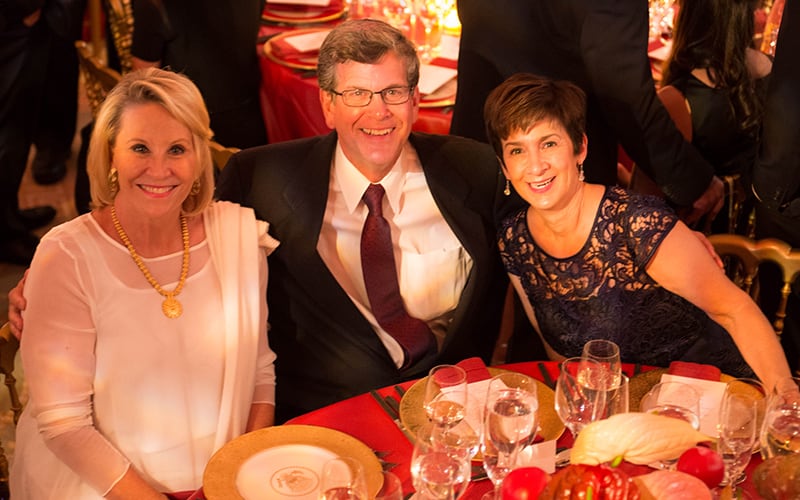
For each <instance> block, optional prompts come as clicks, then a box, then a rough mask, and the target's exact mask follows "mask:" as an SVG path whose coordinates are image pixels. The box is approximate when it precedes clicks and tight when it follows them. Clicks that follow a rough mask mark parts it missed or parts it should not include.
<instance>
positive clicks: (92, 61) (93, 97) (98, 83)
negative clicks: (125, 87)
mask: <svg viewBox="0 0 800 500" xmlns="http://www.w3.org/2000/svg"><path fill="white" fill-rule="evenodd" d="M75 49H76V50H77V51H78V64H79V65H80V72H81V76H83V81H84V84H85V85H84V86H85V88H86V96H87V97H88V99H89V108H90V109H91V111H92V116H93V117H94V116H97V110H98V109H100V104H102V102H103V100H104V99H105V98H106V95H107V94H108V93H109V92H110V91H111V89H113V88H114V86H115V85H116V84H117V82H119V80H120V79H121V78H122V77H121V76H120V74H119V73H117V72H116V71H114V70H113V69H111V68H109V67H108V66H106V65H105V64H104V63H103V62H102V61H101V60H100V59H99V58H97V57H96V56H95V55H94V54H92V49H91V47H90V46H89V44H87V43H86V42H84V41H82V40H78V41H76V42H75Z"/></svg>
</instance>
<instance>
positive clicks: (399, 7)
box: [382, 0, 414, 40]
mask: <svg viewBox="0 0 800 500" xmlns="http://www.w3.org/2000/svg"><path fill="white" fill-rule="evenodd" d="M411 2H412V0H383V2H382V4H383V17H384V19H386V22H388V23H389V24H391V25H392V26H394V27H395V28H397V29H399V30H400V31H402V32H403V34H404V35H405V36H406V38H408V39H409V40H410V39H412V33H411V16H412V15H413V13H414V9H413V6H412V4H411Z"/></svg>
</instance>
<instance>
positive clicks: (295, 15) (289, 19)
mask: <svg viewBox="0 0 800 500" xmlns="http://www.w3.org/2000/svg"><path fill="white" fill-rule="evenodd" d="M344 14H345V2H343V1H342V0H332V1H331V3H330V4H329V5H328V6H327V7H317V6H313V5H307V6H301V5H289V4H286V5H281V4H274V3H268V4H266V5H265V7H264V11H263V12H262V14H261V19H263V20H264V21H269V22H272V23H283V24H307V23H326V22H328V21H334V20H336V19H339V18H340V17H342V16H344Z"/></svg>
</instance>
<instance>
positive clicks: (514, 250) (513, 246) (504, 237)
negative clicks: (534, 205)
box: [497, 210, 526, 276]
mask: <svg viewBox="0 0 800 500" xmlns="http://www.w3.org/2000/svg"><path fill="white" fill-rule="evenodd" d="M525 213H526V211H525V210H521V211H519V212H517V213H516V214H514V215H512V216H510V217H507V218H506V219H505V220H504V221H503V223H502V224H501V226H500V231H499V232H498V241H497V246H498V247H499V248H500V258H501V259H502V260H503V267H505V269H506V272H508V273H509V274H513V275H514V276H519V275H520V273H521V269H520V256H521V255H523V253H522V249H521V247H522V245H524V241H523V237H522V230H523V229H524V228H525V227H524V224H525Z"/></svg>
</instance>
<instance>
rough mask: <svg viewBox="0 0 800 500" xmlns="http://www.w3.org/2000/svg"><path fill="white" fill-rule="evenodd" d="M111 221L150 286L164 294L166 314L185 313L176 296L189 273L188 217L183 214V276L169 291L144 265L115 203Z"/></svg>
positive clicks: (169, 315) (162, 308)
mask: <svg viewBox="0 0 800 500" xmlns="http://www.w3.org/2000/svg"><path fill="white" fill-rule="evenodd" d="M111 221H112V222H113V223H114V229H116V230H117V234H118V235H119V238H120V239H121V240H122V242H123V243H124V244H125V246H126V247H127V248H128V252H130V254H131V257H133V261H134V262H135V263H136V266H137V267H138V268H139V270H140V271H142V274H144V277H145V279H147V282H148V283H150V286H152V287H153V288H155V289H156V291H157V292H158V293H160V294H161V295H163V296H164V297H165V298H164V302H162V303H161V310H162V311H163V312H164V316H166V317H168V318H177V317H179V316H180V315H181V314H182V313H183V306H182V305H181V303H180V302H178V300H177V299H176V298H175V297H176V296H177V295H178V294H179V293H181V290H183V285H184V284H186V276H188V274H189V225H188V224H187V222H186V217H185V216H184V215H183V214H181V237H182V238H183V263H182V264H181V277H180V279H179V280H178V286H176V287H175V290H173V291H171V292H168V291H166V290H164V289H163V288H161V285H159V284H158V282H157V281H156V279H155V278H153V275H152V274H150V270H149V269H147V266H145V265H144V262H142V258H141V257H139V254H138V253H136V250H135V249H134V248H133V245H132V244H131V240H130V238H128V234H127V233H126V232H125V230H124V229H122V224H120V223H119V219H118V218H117V209H116V207H115V206H114V205H111Z"/></svg>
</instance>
